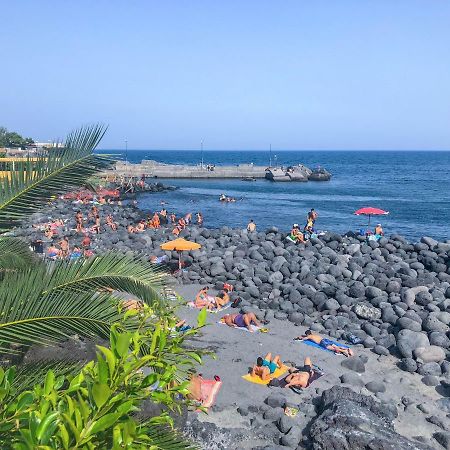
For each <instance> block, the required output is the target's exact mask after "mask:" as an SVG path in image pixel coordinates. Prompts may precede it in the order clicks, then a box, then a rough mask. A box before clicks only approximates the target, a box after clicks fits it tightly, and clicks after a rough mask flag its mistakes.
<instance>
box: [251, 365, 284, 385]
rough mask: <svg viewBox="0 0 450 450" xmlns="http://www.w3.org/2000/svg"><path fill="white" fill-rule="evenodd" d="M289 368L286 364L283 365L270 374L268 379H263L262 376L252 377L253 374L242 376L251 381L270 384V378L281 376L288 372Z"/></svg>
mask: <svg viewBox="0 0 450 450" xmlns="http://www.w3.org/2000/svg"><path fill="white" fill-rule="evenodd" d="M288 369H289V367H288V366H284V365H283V366H281V367H280V368H278V369H277V370H275V372H274V373H273V374H272V375H271V376H270V378H269V379H268V380H261V378H260V377H252V376H251V374H247V375H243V377H242V378H243V379H244V380H247V381H250V383H256V384H265V385H268V384H269V383H270V380H273V379H274V378H279V377H281V376H282V375H283V374H284V373H286V372H287V370H288Z"/></svg>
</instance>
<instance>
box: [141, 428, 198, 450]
mask: <svg viewBox="0 0 450 450" xmlns="http://www.w3.org/2000/svg"><path fill="white" fill-rule="evenodd" d="M146 428H147V430H146V434H147V437H148V441H147V440H146V441H145V442H142V444H146V445H148V446H149V447H151V448H154V449H155V450H196V449H199V447H198V446H196V445H193V444H192V442H190V441H189V440H188V439H187V438H185V437H183V436H182V435H181V434H180V433H179V432H177V431H176V430H174V429H172V428H169V427H168V426H165V425H159V424H150V425H147V426H146Z"/></svg>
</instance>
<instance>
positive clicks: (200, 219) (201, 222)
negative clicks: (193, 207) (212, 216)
mask: <svg viewBox="0 0 450 450" xmlns="http://www.w3.org/2000/svg"><path fill="white" fill-rule="evenodd" d="M196 216H197V225H198V226H199V227H201V226H203V215H202V213H201V212H198V213H197V214H196Z"/></svg>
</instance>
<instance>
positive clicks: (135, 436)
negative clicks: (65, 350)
mask: <svg viewBox="0 0 450 450" xmlns="http://www.w3.org/2000/svg"><path fill="white" fill-rule="evenodd" d="M125 315H126V318H125V319H130V318H133V317H134V318H136V319H137V321H138V325H137V326H136V329H135V330H134V331H127V328H126V327H125V326H124V325H123V323H117V324H114V325H113V327H112V328H111V333H110V348H107V347H103V346H98V347H97V348H98V352H97V360H96V361H91V362H89V363H88V364H86V365H85V366H84V367H82V368H81V369H80V370H79V371H78V373H76V374H74V372H73V370H67V368H66V370H65V371H64V370H62V369H63V368H64V367H63V368H62V367H56V368H54V369H51V370H48V371H46V372H43V373H42V380H44V381H42V382H38V383H37V384H36V385H34V386H32V385H30V383H34V382H35V381H36V379H37V378H40V377H39V374H36V371H39V368H30V370H34V372H35V373H34V376H32V377H29V373H27V372H28V371H27V370H25V371H22V372H21V373H18V372H17V371H16V369H15V368H14V367H11V368H9V369H7V370H4V369H2V368H0V403H1V406H0V447H1V448H2V449H7V448H13V449H20V450H22V449H24V450H25V449H56V448H58V449H123V448H129V449H155V450H156V449H189V448H193V447H192V446H191V445H190V444H189V443H187V442H186V441H184V440H183V439H182V438H180V436H179V435H178V434H177V433H176V432H175V431H173V430H172V429H171V425H172V419H171V417H170V415H169V411H175V412H177V411H180V409H181V408H182V407H187V406H189V405H190V402H189V401H188V400H187V397H186V395H187V394H188V392H189V391H188V380H187V377H186V376H185V375H186V373H187V371H189V370H190V369H192V368H193V367H194V365H195V364H196V363H198V362H201V356H202V352H201V351H195V350H192V349H186V346H185V345H184V344H185V340H186V338H187V337H189V336H192V335H195V334H196V333H197V330H198V328H199V327H201V326H203V325H204V323H205V320H206V314H205V312H203V313H201V314H200V315H199V319H198V326H197V328H194V329H191V330H189V331H187V332H186V333H184V334H180V333H177V332H176V331H174V328H173V326H174V323H175V319H174V317H173V315H172V312H171V311H168V312H167V314H165V315H163V316H162V317H161V318H160V320H157V321H155V316H154V315H153V312H152V311H151V310H150V309H149V308H147V307H144V310H143V312H136V311H129V312H127V313H126V314H125ZM130 316H131V317H130ZM43 367H45V366H43ZM64 372H66V373H64ZM67 372H68V373H67ZM146 399H150V400H151V401H153V402H155V403H159V404H162V405H164V406H165V407H166V409H167V412H166V413H163V414H162V415H159V416H157V417H151V418H146V419H144V420H142V421H141V422H139V421H138V420H137V419H136V417H135V414H136V413H137V412H138V411H139V409H140V405H141V403H142V401H144V400H146Z"/></svg>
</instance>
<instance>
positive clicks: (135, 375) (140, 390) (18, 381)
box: [0, 125, 205, 449]
mask: <svg viewBox="0 0 450 450" xmlns="http://www.w3.org/2000/svg"><path fill="white" fill-rule="evenodd" d="M105 130H106V128H105V127H103V126H100V125H94V126H89V127H84V128H81V129H79V130H76V131H74V132H73V133H71V134H70V135H69V136H68V138H67V140H66V143H65V146H64V150H63V151H61V152H59V153H58V154H57V155H56V154H55V155H48V156H47V157H45V158H41V157H39V158H38V159H37V161H35V162H34V166H33V170H27V168H26V167H23V168H20V169H19V170H17V171H15V172H13V173H11V176H10V177H5V178H3V179H2V180H1V181H0V230H1V232H2V233H3V234H2V235H1V236H0V278H1V282H0V356H1V357H2V367H1V368H0V400H1V402H0V403H1V407H0V446H1V448H15V449H32V448H33V449H34V448H46V449H47V448H64V449H66V448H67V449H68V448H70V449H75V448H77V449H78V448H79V449H93V448H151V449H181V448H191V446H190V444H189V443H188V442H185V441H184V440H183V439H182V438H180V437H179V435H178V434H177V433H176V432H175V431H174V430H173V429H172V428H171V425H172V419H171V416H170V415H169V412H175V413H176V412H177V411H178V412H179V411H180V410H181V408H186V407H188V406H189V402H188V401H187V400H186V394H187V393H188V390H187V385H188V373H190V372H191V371H192V370H193V368H194V366H195V364H197V363H199V362H200V361H201V352H198V351H194V350H192V349H189V348H188V347H187V346H186V345H185V340H186V339H189V338H190V337H191V336H192V335H194V334H196V333H197V330H198V328H199V327H201V326H203V325H204V322H205V314H201V315H200V316H199V321H198V326H197V327H196V328H193V329H192V330H189V331H188V332H186V333H184V334H183V335H180V334H178V333H176V334H174V333H173V328H174V325H175V322H176V316H175V311H174V310H173V308H170V307H168V306H167V305H166V304H165V302H164V289H165V287H166V276H165V274H164V273H162V272H161V271H159V270H157V269H154V267H153V266H152V265H151V264H150V263H148V262H146V261H143V260H140V259H137V258H135V257H133V256H128V255H123V254H117V253H107V254H104V255H101V256H95V257H92V258H91V259H89V260H81V261H77V262H70V261H58V262H52V263H45V262H43V261H42V260H41V259H38V258H37V257H35V256H34V255H33V254H32V253H31V251H30V250H29V248H28V246H27V244H26V243H25V242H23V241H21V240H19V239H17V238H13V237H11V236H9V232H10V231H11V230H12V228H13V227H14V226H16V225H18V224H19V223H20V222H21V221H22V220H23V219H26V218H28V217H29V216H30V215H31V214H32V213H33V212H35V211H37V210H39V208H41V207H42V206H44V205H45V204H47V203H48V201H49V200H51V198H52V196H55V195H58V194H61V193H63V192H67V191H69V190H72V189H74V188H76V187H78V186H80V185H81V184H83V183H84V182H86V181H87V180H88V178H89V177H91V176H92V175H93V174H95V173H96V172H97V171H99V170H102V169H104V168H106V167H108V166H109V165H110V164H111V161H110V160H109V159H108V158H105V157H102V156H98V155H94V154H93V150H94V149H95V147H96V146H97V144H98V143H99V141H100V140H101V138H102V137H103V135H104V133H105ZM120 294H121V295H122V296H120ZM124 296H125V297H126V298H135V299H137V300H138V301H140V302H142V306H140V307H139V308H133V309H131V310H130V309H129V308H128V309H127V308H126V307H124V305H123V298H124ZM74 335H76V336H81V337H85V338H90V339H93V340H94V341H95V342H99V343H100V339H103V341H102V343H103V342H105V340H106V342H107V343H106V344H104V345H98V346H97V358H96V360H95V361H90V362H87V363H83V362H80V361H73V360H71V359H70V356H71V355H69V354H68V355H67V360H65V361H63V362H52V361H42V362H39V363H35V364H32V365H27V364H23V363H22V356H23V355H24V354H25V353H26V352H27V351H28V350H29V348H30V347H31V346H33V345H34V346H42V345H46V346H50V345H55V344H57V343H59V342H62V341H65V340H67V339H68V338H70V337H71V336H74ZM108 342H109V345H108ZM12 361H14V363H15V365H13V364H12ZM144 400H146V401H151V402H152V403H157V404H160V405H162V406H163V407H164V408H163V409H162V410H161V411H160V413H158V414H156V415H155V414H150V415H148V416H139V417H138V415H137V414H138V413H139V410H140V408H141V404H142V402H143V401H144Z"/></svg>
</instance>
